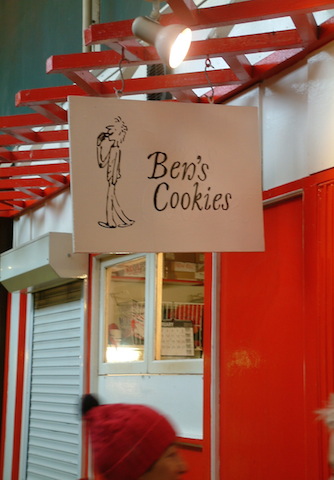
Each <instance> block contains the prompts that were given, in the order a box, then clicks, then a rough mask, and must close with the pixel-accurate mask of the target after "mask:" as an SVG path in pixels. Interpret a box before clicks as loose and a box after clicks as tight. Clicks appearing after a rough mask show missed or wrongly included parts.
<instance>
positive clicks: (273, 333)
mask: <svg viewBox="0 0 334 480" xmlns="http://www.w3.org/2000/svg"><path fill="white" fill-rule="evenodd" d="M264 223H265V243H266V250H265V252H262V253H231V254H224V255H223V256H222V279H221V281H222V299H221V302H222V308H221V312H222V317H221V413H220V416H221V434H220V438H221V440H220V442H221V443H220V453H221V458H220V462H221V479H223V480H243V479H256V480H267V479H269V478H270V480H282V479H284V480H303V479H306V478H307V479H310V480H311V477H309V476H308V474H307V471H308V466H309V464H310V461H312V459H310V458H309V457H308V454H307V448H306V443H307V442H306V435H307V432H306V428H305V425H306V423H307V422H313V423H314V422H315V414H314V412H313V411H309V410H307V408H306V405H305V395H304V394H305V388H306V385H305V364H306V362H307V352H306V347H305V345H306V341H305V338H306V337H305V334H306V324H305V316H304V304H305V302H304V300H305V298H304V248H303V243H304V238H303V231H304V229H303V198H302V196H298V197H296V198H293V199H290V200H289V201H284V202H281V203H278V204H276V205H273V206H271V207H267V208H266V209H265V212H264ZM306 417H308V419H307V421H306ZM311 470H312V468H311ZM312 480H315V479H314V477H313V479H312Z"/></svg>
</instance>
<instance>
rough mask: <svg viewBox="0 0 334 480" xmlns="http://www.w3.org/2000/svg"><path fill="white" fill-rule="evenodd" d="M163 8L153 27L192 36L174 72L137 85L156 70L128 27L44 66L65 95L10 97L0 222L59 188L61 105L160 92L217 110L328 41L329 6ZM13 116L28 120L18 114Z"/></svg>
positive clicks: (0, 146) (3, 126) (2, 125)
mask: <svg viewBox="0 0 334 480" xmlns="http://www.w3.org/2000/svg"><path fill="white" fill-rule="evenodd" d="M167 3H168V5H169V7H170V11H169V13H163V14H162V15H161V18H160V23H161V24H162V25H168V24H171V23H181V24H184V25H187V26H189V27H190V28H191V29H192V30H193V32H194V36H195V40H194V41H193V42H192V45H191V48H190V50H189V53H188V55H187V58H186V61H185V62H184V64H183V66H182V69H181V70H180V71H174V72H173V73H168V74H163V75H154V76H147V74H146V69H145V68H144V69H143V67H145V66H147V65H153V64H159V62H160V61H159V58H158V56H157V54H156V51H155V49H154V47H151V46H144V45H142V44H140V43H139V42H138V41H137V40H136V39H135V38H134V37H133V34H132V31H131V25H132V21H133V19H129V20H124V21H119V22H113V23H105V24H94V25H91V26H90V27H89V28H88V29H87V30H86V31H85V32H84V35H85V43H86V45H90V46H93V48H96V47H94V46H96V45H103V46H104V47H103V50H101V51H91V52H85V53H77V54H68V55H57V56H53V57H50V58H49V59H48V60H47V62H46V73H48V74H53V73H58V74H59V73H61V74H63V75H64V76H65V77H66V78H67V79H69V80H70V82H72V84H71V85H64V86H60V87H48V88H39V89H32V90H23V91H20V92H18V93H17V95H16V98H15V102H16V106H17V107H18V114H17V115H12V116H3V117H0V217H16V216H19V215H21V214H22V213H24V212H26V211H27V210H28V209H31V208H35V207H37V206H39V205H41V204H43V203H44V202H45V201H46V200H47V199H48V198H51V197H52V196H54V195H56V194H58V193H59V192H61V191H63V190H64V189H67V188H69V185H70V167H69V157H70V155H69V142H68V120H67V99H68V97H69V96H70V95H81V96H98V97H115V96H118V97H120V96H122V97H123V96H124V97H125V96H133V97H134V98H136V97H135V96H136V95H143V94H145V95H147V94H152V93H156V92H169V93H170V94H171V95H172V97H173V98H174V99H175V100H176V101H182V102H203V103H204V102H212V103H213V102H214V103H222V102H224V101H226V100H228V99H229V98H231V97H233V96H234V95H236V94H238V93H240V92H242V91H243V90H245V89H247V88H249V87H251V86H253V85H256V84H257V83H259V82H261V81H262V80H264V79H266V78H269V77H271V76H273V75H275V74H277V73H279V72H281V71H283V70H284V69H286V68H288V67H291V66H293V65H294V64H296V63H297V62H299V61H300V60H302V59H303V58H304V57H306V56H307V55H308V54H309V53H311V52H312V51H314V50H316V49H318V48H320V47H322V46H323V45H325V44H326V43H328V42H331V41H332V40H334V11H333V12H331V9H334V1H332V2H330V1H325V0H280V1H279V2H271V1H268V0H247V1H241V2H235V3H227V4H224V5H221V3H223V2H216V3H217V4H218V5H217V6H211V7H207V8H205V5H204V8H199V7H198V6H196V4H195V2H194V1H193V0H169V1H168V2H167ZM106 47H107V48H106ZM205 66H206V67H205ZM207 67H212V68H207ZM106 72H109V73H110V75H109V76H108V75H106V74H105V73H106ZM120 74H121V75H120ZM110 78H112V80H110ZM13 101H14V99H13ZM20 106H25V107H30V108H31V110H32V113H28V114H20V113H19V107H20Z"/></svg>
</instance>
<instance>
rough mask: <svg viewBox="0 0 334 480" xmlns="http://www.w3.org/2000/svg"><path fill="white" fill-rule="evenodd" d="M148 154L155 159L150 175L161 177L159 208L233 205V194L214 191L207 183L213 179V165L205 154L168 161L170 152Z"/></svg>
mask: <svg viewBox="0 0 334 480" xmlns="http://www.w3.org/2000/svg"><path fill="white" fill-rule="evenodd" d="M147 158H148V160H153V168H152V174H151V175H150V176H149V177H148V178H149V179H150V180H160V183H158V185H157V186H156V188H155V190H154V195H153V205H154V208H155V209H156V210H157V211H159V212H163V211H165V210H167V209H168V208H171V209H176V208H180V209H182V210H191V211H194V210H195V211H206V210H214V211H217V210H224V211H226V210H228V209H229V207H230V202H231V200H232V194H231V193H229V192H228V193H221V192H218V193H214V192H212V191H211V190H212V187H211V186H210V185H205V184H204V182H208V181H209V170H210V167H209V165H208V164H207V163H205V162H203V161H202V157H201V155H198V156H197V158H196V161H194V162H190V163H188V162H184V163H181V162H180V161H173V162H168V156H167V154H166V153H165V152H160V151H156V152H153V153H151V154H150V155H148V157H147ZM161 180H163V181H161ZM175 180H178V181H177V182H174V181H175ZM194 180H195V181H194ZM189 182H191V183H189Z"/></svg>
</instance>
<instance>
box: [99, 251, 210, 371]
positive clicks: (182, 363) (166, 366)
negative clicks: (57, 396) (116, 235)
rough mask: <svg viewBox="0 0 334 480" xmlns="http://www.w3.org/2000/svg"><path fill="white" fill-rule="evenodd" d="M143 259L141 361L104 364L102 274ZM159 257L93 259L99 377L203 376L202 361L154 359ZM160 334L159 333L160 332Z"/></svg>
mask: <svg viewBox="0 0 334 480" xmlns="http://www.w3.org/2000/svg"><path fill="white" fill-rule="evenodd" d="M141 257H143V258H145V263H146V268H145V318H144V359H143V360H140V361H136V362H117V363H116V362H115V363H107V362H105V361H104V348H105V333H104V332H105V324H104V322H105V317H104V304H105V287H106V286H105V279H106V270H107V269H108V268H109V267H111V266H113V265H118V264H120V263H123V262H125V261H130V260H134V259H136V258H141ZM162 259H163V254H162V253H135V254H124V255H123V254H122V255H121V254H120V255H119V256H118V257H116V258H115V257H111V256H110V255H105V256H103V257H100V258H97V259H96V261H97V262H98V265H97V276H98V279H99V280H98V282H97V283H98V286H97V288H98V290H99V291H98V295H96V298H97V299H98V302H99V304H98V320H99V321H98V325H99V327H98V328H99V341H98V348H99V352H98V358H99V362H98V363H99V367H98V373H99V375H119V374H126V375H136V374H141V375H143V374H144V375H145V374H148V375H150V374H198V375H202V374H203V363H204V362H203V358H189V359H184V358H183V359H171V360H168V359H156V355H155V354H156V351H159V349H160V343H159V336H160V335H159V328H160V325H161V308H158V306H159V304H160V305H161V298H162V287H163V283H162V282H163V273H162V272H163V268H162V261H163V260H162ZM160 332H161V330H160Z"/></svg>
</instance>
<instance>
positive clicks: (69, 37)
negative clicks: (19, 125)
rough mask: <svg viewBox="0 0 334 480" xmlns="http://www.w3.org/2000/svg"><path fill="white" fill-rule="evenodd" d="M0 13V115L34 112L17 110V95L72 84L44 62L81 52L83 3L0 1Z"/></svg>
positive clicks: (53, 0) (21, 108)
mask: <svg viewBox="0 0 334 480" xmlns="http://www.w3.org/2000/svg"><path fill="white" fill-rule="evenodd" d="M0 13H1V19H2V22H1V23H2V25H1V29H0V45H1V47H0V71H1V73H0V115H11V114H19V113H27V112H32V110H31V109H29V108H23V107H20V108H17V107H15V94H16V93H17V92H18V91H19V90H25V89H30V88H40V87H46V86H53V85H64V84H68V83H69V82H67V81H66V79H65V77H63V76H62V75H47V74H46V73H45V62H46V59H47V58H48V57H49V56H51V55H54V54H61V53H74V52H80V51H81V49H82V47H81V45H82V39H81V38H82V33H81V23H82V20H81V0H0Z"/></svg>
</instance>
